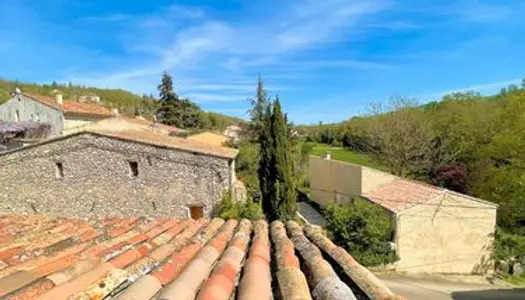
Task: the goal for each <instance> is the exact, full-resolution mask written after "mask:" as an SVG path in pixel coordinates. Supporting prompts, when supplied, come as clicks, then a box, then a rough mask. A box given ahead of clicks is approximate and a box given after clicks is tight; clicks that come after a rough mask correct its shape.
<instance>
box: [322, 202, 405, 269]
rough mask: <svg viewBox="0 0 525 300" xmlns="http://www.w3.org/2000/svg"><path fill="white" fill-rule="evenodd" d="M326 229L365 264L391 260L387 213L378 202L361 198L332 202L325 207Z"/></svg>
mask: <svg viewBox="0 0 525 300" xmlns="http://www.w3.org/2000/svg"><path fill="white" fill-rule="evenodd" d="M324 215H325V218H326V220H327V230H328V233H329V234H330V235H331V237H332V239H333V240H334V242H335V243H336V244H338V245H339V246H341V247H343V248H345V249H346V250H347V251H348V252H349V253H350V254H352V255H353V256H354V257H355V258H356V259H357V261H359V262H360V263H361V264H363V265H365V266H377V265H384V264H388V263H392V262H394V261H395V260H396V256H395V253H394V251H393V250H391V247H390V244H389V242H390V237H391V235H392V227H391V219H390V216H389V215H388V214H387V213H386V212H385V211H384V210H383V209H382V208H381V207H379V206H377V205H375V204H372V203H370V202H368V201H366V200H363V199H354V200H352V201H351V202H350V203H349V204H345V205H341V204H331V205H328V206H327V207H326V208H325V209H324Z"/></svg>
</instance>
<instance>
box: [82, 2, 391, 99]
mask: <svg viewBox="0 0 525 300" xmlns="http://www.w3.org/2000/svg"><path fill="white" fill-rule="evenodd" d="M386 7H388V1H387V0H371V1H367V2H366V3H363V2H362V1H356V0H350V1H348V0H329V1H323V2H320V1H314V0H309V1H307V2H304V1H293V4H292V5H290V6H288V7H287V8H285V13H284V14H281V13H277V14H276V15H274V16H271V17H270V18H268V21H267V22H266V23H264V24H260V23H246V24H233V23H229V22H225V21H222V20H218V19H211V18H208V17H207V16H206V14H205V12H204V10H202V9H200V8H195V7H184V6H180V5H174V6H171V7H169V8H168V9H167V10H165V11H162V13H159V14H157V15H150V16H147V17H142V16H136V17H135V19H134V20H126V21H127V22H130V23H131V24H135V25H133V26H130V27H128V28H126V32H125V33H124V35H125V37H126V38H125V39H124V40H125V44H124V45H123V46H124V47H125V48H126V49H128V50H127V51H128V52H130V53H133V52H135V53H144V54H147V55H150V56H151V57H152V59H151V60H150V61H149V62H148V63H146V64H144V63H143V61H142V62H141V64H140V65H138V64H137V65H133V63H132V62H131V64H128V66H127V67H124V68H123V69H121V70H116V71H114V72H113V73H110V74H104V75H101V74H93V75H92V77H95V78H96V80H95V81H102V82H106V84H107V85H114V83H118V84H119V85H124V87H132V86H134V82H135V81H137V80H139V79H141V78H143V79H147V78H149V77H151V76H158V73H160V72H161V71H162V70H168V71H173V70H174V71H175V72H177V73H179V74H191V73H195V72H199V71H201V70H202V69H204V67H203V66H205V67H206V68H207V69H210V66H214V68H216V70H217V71H216V72H220V70H221V69H222V70H223V72H230V73H231V72H233V73H239V72H240V73H245V75H244V76H246V72H252V70H263V71H265V73H268V75H269V76H271V75H272V74H273V73H279V75H282V76H285V73H298V72H301V71H307V70H315V69H329V68H332V69H333V68H348V69H356V70H359V69H382V68H387V67H388V66H387V65H386V64H383V63H376V62H373V61H360V60H352V59H348V60H310V61H306V60H290V59H289V58H285V57H286V56H288V55H289V54H291V53H297V51H305V50H307V49H309V48H311V47H313V46H316V47H318V46H319V45H321V44H324V43H329V44H332V43H334V42H336V41H339V40H342V39H347V38H350V36H351V35H352V32H356V33H357V31H358V28H357V27H359V26H360V25H359V24H360V23H359V22H360V21H361V20H362V18H365V17H367V16H370V15H372V14H374V13H377V12H379V11H381V10H383V9H385V8H386ZM174 16H182V17H185V18H192V19H194V20H193V21H192V22H189V23H187V24H186V26H178V25H179V24H177V22H178V21H176V20H178V19H177V18H174ZM119 18H120V19H124V15H123V16H120V17H119V16H118V15H116V16H115V17H114V19H119ZM107 19H112V18H111V17H107ZM126 19H127V16H126ZM174 19H175V21H174ZM145 24H146V25H145ZM170 25H173V26H170ZM152 26H158V27H160V29H164V30H159V28H155V29H152V28H151V27H152ZM354 27H356V28H355V31H354V29H353V28H354ZM173 28H176V29H175V30H173ZM170 40H171V42H169V43H168V44H166V41H170ZM263 41H264V42H263ZM214 59H215V60H216V61H214ZM72 77H74V78H76V79H79V80H83V81H88V82H93V81H94V80H92V79H90V78H89V75H88V76H85V74H83V75H82V76H80V77H79V76H72ZM126 79H128V80H129V81H130V83H126V82H125V81H126ZM237 88H240V87H237ZM242 88H243V89H244V88H246V89H247V87H242ZM216 92H218V94H217V95H215V96H212V95H207V94H203V93H193V94H191V96H193V97H195V100H197V101H230V99H232V98H233V97H232V96H231V95H227V94H221V93H224V92H225V91H224V90H223V91H219V90H216Z"/></svg>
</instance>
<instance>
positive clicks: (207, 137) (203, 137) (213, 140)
mask: <svg viewBox="0 0 525 300" xmlns="http://www.w3.org/2000/svg"><path fill="white" fill-rule="evenodd" d="M188 139H190V140H194V141H199V142H202V143H206V144H210V145H215V146H222V145H224V143H226V142H228V141H231V140H232V139H233V138H231V137H229V136H226V135H223V134H219V133H215V132H209V131H206V132H201V133H197V134H194V135H190V136H188Z"/></svg>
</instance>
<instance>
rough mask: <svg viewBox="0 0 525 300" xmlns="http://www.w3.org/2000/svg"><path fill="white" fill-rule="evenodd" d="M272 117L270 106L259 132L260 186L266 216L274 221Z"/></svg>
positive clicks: (266, 110) (267, 108) (265, 111)
mask: <svg viewBox="0 0 525 300" xmlns="http://www.w3.org/2000/svg"><path fill="white" fill-rule="evenodd" d="M271 115H272V111H271V108H270V106H269V105H268V106H267V107H266V109H265V110H264V111H263V114H262V115H261V117H262V118H261V125H262V127H261V130H260V132H259V145H260V153H259V170H258V175H259V185H260V189H261V198H262V207H263V211H264V213H265V214H266V216H267V217H268V218H269V219H270V220H273V219H275V215H274V213H275V212H276V209H277V207H276V206H274V203H276V200H275V199H274V197H275V193H274V192H273V182H274V178H275V176H274V174H275V166H274V161H273V158H274V156H273V139H272V132H271Z"/></svg>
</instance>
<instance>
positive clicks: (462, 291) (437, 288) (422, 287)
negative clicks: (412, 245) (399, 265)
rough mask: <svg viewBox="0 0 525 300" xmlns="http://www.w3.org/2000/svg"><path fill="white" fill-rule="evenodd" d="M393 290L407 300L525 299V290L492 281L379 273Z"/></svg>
mask: <svg viewBox="0 0 525 300" xmlns="http://www.w3.org/2000/svg"><path fill="white" fill-rule="evenodd" d="M377 276H378V277H379V279H381V280H382V281H383V282H384V283H385V284H386V285H387V286H388V287H389V288H390V289H391V290H392V291H393V292H394V293H396V294H398V295H400V296H403V297H405V299H407V300H418V299H426V300H478V299H479V300H489V299H490V300H523V299H525V289H523V288H514V289H513V288H509V287H505V286H500V285H492V284H489V283H485V284H483V283H462V282H452V281H448V280H444V279H441V278H431V277H424V278H422V277H415V276H404V275H398V274H378V275H377Z"/></svg>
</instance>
